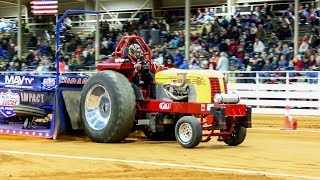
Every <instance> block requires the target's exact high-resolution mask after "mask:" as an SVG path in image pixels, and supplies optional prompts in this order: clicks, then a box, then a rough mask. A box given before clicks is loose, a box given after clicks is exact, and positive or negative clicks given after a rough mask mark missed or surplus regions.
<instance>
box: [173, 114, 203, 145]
mask: <svg viewBox="0 0 320 180" xmlns="http://www.w3.org/2000/svg"><path fill="white" fill-rule="evenodd" d="M175 136H176V139H177V141H178V143H179V144H180V145H181V146H182V147H184V148H194V147H196V146H197V145H198V144H199V143H200V141H201V139H202V127H201V124H200V122H199V121H198V120H197V119H196V118H195V117H193V116H183V117H182V118H180V119H179V121H178V122H177V124H176V127H175Z"/></svg>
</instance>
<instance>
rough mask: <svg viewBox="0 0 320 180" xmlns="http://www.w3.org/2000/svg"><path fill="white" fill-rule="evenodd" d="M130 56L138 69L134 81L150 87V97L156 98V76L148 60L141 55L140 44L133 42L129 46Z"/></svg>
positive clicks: (140, 85) (139, 85)
mask: <svg viewBox="0 0 320 180" xmlns="http://www.w3.org/2000/svg"><path fill="white" fill-rule="evenodd" d="M128 58H129V59H130V61H131V63H133V64H134V68H135V69H136V73H135V76H134V78H133V83H134V84H135V85H137V86H138V87H142V88H143V89H147V88H149V87H150V98H151V99H155V98H156V95H155V83H154V76H153V74H152V73H151V71H150V65H149V62H148V61H147V60H144V59H143V57H142V56H141V48H140V46H139V45H138V44H131V45H130V46H129V48H128Z"/></svg>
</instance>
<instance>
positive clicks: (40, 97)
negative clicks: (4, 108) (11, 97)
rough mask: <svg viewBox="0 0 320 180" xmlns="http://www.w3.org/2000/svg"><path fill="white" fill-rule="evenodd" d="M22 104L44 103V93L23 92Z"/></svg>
mask: <svg viewBox="0 0 320 180" xmlns="http://www.w3.org/2000/svg"><path fill="white" fill-rule="evenodd" d="M21 102H28V103H44V93H30V92H21Z"/></svg>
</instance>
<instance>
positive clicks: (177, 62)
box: [174, 50, 183, 67]
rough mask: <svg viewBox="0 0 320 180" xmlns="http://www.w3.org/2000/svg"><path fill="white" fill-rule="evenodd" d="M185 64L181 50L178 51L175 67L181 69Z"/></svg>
mask: <svg viewBox="0 0 320 180" xmlns="http://www.w3.org/2000/svg"><path fill="white" fill-rule="evenodd" d="M182 63H183V56H182V54H181V53H180V51H179V50H176V56H175V57H174V66H175V67H179V66H180V65H181V64H182Z"/></svg>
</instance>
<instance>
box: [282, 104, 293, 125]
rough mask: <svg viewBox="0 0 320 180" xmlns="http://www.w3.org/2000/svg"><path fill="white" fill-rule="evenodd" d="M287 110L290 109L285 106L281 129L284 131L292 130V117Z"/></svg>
mask: <svg viewBox="0 0 320 180" xmlns="http://www.w3.org/2000/svg"><path fill="white" fill-rule="evenodd" d="M289 110H290V107H289V106H286V113H285V116H284V123H283V129H285V130H288V129H292V127H291V118H292V116H290V113H289Z"/></svg>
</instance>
